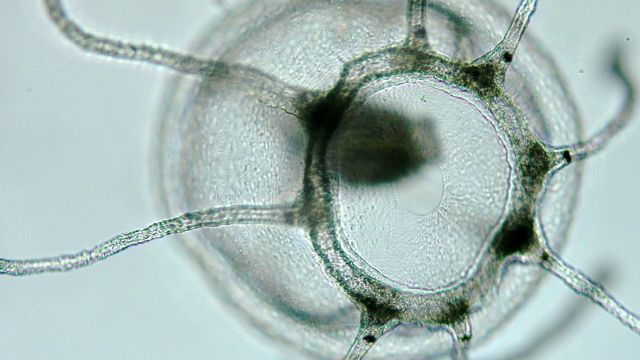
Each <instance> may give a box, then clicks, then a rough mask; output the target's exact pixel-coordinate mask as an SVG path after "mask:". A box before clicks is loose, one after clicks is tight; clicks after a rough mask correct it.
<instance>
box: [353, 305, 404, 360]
mask: <svg viewBox="0 0 640 360" xmlns="http://www.w3.org/2000/svg"><path fill="white" fill-rule="evenodd" d="M396 325H397V320H391V321H386V322H384V321H382V322H381V321H379V320H377V319H376V318H375V317H371V316H369V314H368V312H367V311H366V310H363V312H362V315H360V327H359V328H358V333H357V334H356V337H355V339H354V340H353V343H352V344H351V347H350V348H349V352H347V355H346V356H345V360H360V359H362V358H363V357H364V356H365V355H366V354H367V353H368V352H369V350H371V348H372V347H373V345H374V344H375V343H376V341H378V340H379V339H380V337H381V336H383V335H384V334H386V333H388V332H389V331H391V330H392V329H393V328H394V327H395V326H396Z"/></svg>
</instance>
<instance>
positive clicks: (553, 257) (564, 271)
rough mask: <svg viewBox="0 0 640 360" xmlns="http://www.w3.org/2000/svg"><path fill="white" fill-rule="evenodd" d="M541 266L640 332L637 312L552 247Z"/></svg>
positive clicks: (639, 319)
mask: <svg viewBox="0 0 640 360" xmlns="http://www.w3.org/2000/svg"><path fill="white" fill-rule="evenodd" d="M540 266H541V267H542V268H543V269H545V270H547V271H549V272H550V273H552V274H553V275H555V276H557V277H558V278H559V279H560V280H562V281H563V282H564V283H565V284H566V285H567V286H569V287H570V288H571V289H572V290H573V291H575V292H576V293H578V294H580V295H582V296H585V297H587V298H589V299H590V300H591V301H593V302H594V303H596V304H597V305H599V306H600V307H601V308H602V309H604V310H605V311H606V312H608V313H609V314H611V315H613V316H615V317H616V318H617V319H618V320H620V322H621V323H623V324H624V325H626V326H627V327H629V328H630V329H631V330H633V331H634V332H636V333H638V334H640V317H639V316H638V315H637V314H635V313H633V312H632V311H630V310H628V309H627V308H625V307H624V306H623V305H622V304H621V303H620V302H619V301H618V300H616V299H615V298H614V297H613V295H611V293H609V292H608V291H607V290H606V289H605V288H604V286H602V285H601V284H599V283H597V282H595V281H593V280H591V279H590V278H589V277H588V276H587V275H585V274H583V273H582V272H581V271H580V270H578V269H576V268H575V267H573V266H571V265H570V264H568V263H567V262H565V261H564V260H563V259H562V258H561V257H560V256H558V255H557V254H556V253H554V252H553V251H552V250H551V249H547V250H546V252H545V254H544V255H543V256H542V259H541V261H540Z"/></svg>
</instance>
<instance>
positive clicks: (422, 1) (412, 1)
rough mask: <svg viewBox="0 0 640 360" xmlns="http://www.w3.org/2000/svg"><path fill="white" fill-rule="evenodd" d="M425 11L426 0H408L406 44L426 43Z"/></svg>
mask: <svg viewBox="0 0 640 360" xmlns="http://www.w3.org/2000/svg"><path fill="white" fill-rule="evenodd" d="M426 11H427V0H409V3H408V5H407V27H408V28H407V39H406V43H407V45H410V46H427V45H428V43H427V28H426Z"/></svg>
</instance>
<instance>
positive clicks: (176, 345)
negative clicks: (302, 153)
mask: <svg viewBox="0 0 640 360" xmlns="http://www.w3.org/2000/svg"><path fill="white" fill-rule="evenodd" d="M500 2H501V3H503V4H504V5H505V6H507V7H509V8H510V9H515V7H516V6H517V0H500ZM68 3H69V4H68V5H69V8H70V9H71V11H72V13H73V15H74V17H75V18H77V19H80V20H81V22H82V24H84V25H86V26H87V27H88V28H91V29H95V30H96V31H99V32H101V33H105V34H110V35H114V36H118V37H122V38H127V39H131V40H143V41H146V42H151V43H156V44H164V45H167V46H170V47H172V48H177V49H185V50H186V49H188V44H189V43H190V42H189V41H190V39H192V38H193V37H194V36H195V35H196V34H197V33H198V31H199V29H201V28H203V27H204V25H205V24H207V23H208V21H210V19H211V18H213V17H214V16H219V15H220V10H219V9H218V10H216V7H215V6H214V3H215V2H214V1H211V0H183V1H175V0H153V1H151V0H138V1H134V2H131V1H125V0H110V1H92V2H86V1H85V2H82V1H79V0H74V1H68ZM638 16H640V2H638V1H636V0H611V1H608V2H606V3H603V2H600V1H582V0H565V1H562V2H559V1H541V2H540V5H539V9H538V12H537V13H536V15H535V16H534V19H533V21H532V24H531V28H530V31H531V32H532V33H534V34H535V35H536V36H537V37H538V38H539V39H540V40H541V42H542V43H543V44H544V45H545V46H546V48H547V49H548V50H549V52H550V53H551V54H553V55H554V57H555V59H556V61H557V63H558V65H559V67H560V69H561V71H562V73H563V75H564V77H565V78H566V80H567V82H568V85H569V88H570V89H571V91H572V93H573V94H574V95H575V99H576V102H577V104H578V106H579V108H580V110H581V112H582V114H583V115H584V118H585V127H586V129H587V132H589V133H590V132H593V131H594V130H595V129H597V128H598V127H599V126H600V125H601V124H602V123H603V122H604V121H605V120H606V119H607V118H608V117H610V116H611V115H612V114H613V113H614V112H615V109H616V107H617V105H618V103H619V101H620V99H621V96H622V92H621V89H620V88H619V86H617V85H618V84H617V83H616V82H615V81H613V80H612V79H611V78H610V77H609V76H608V74H607V73H606V71H605V69H606V65H607V60H608V58H609V57H608V55H609V54H610V50H611V48H612V45H613V44H615V43H620V44H622V46H623V47H624V49H625V53H626V55H627V60H628V61H627V63H628V65H629V66H630V68H631V69H632V72H633V76H634V78H635V79H636V81H640V26H639V25H638ZM0 52H1V54H2V56H0V257H5V258H24V257H34V256H47V255H56V254H59V253H61V252H72V251H75V250H78V249H81V248H86V247H90V246H93V245H94V244H96V243H98V242H100V241H103V240H105V239H107V238H109V237H111V236H113V235H115V234H117V233H120V232H124V231H128V230H132V229H136V228H140V227H142V226H145V225H147V224H148V223H151V222H153V221H154V220H157V214H158V211H156V209H153V201H152V200H151V191H150V184H151V182H152V181H151V179H149V175H148V173H149V169H148V159H149V158H150V157H151V156H152V154H149V143H150V137H151V136H152V132H151V125H152V123H153V121H154V118H155V117H156V115H157V111H158V110H157V109H158V107H159V99H160V94H161V90H162V86H163V85H164V84H165V82H166V81H167V80H168V79H169V77H170V73H169V72H168V71H165V70H162V69H158V68H155V67H152V66H146V65H139V64H132V63H126V62H120V61H112V60H107V59H104V58H101V57H97V56H93V55H87V54H84V53H82V52H81V51H79V50H77V49H76V48H75V47H73V46H71V45H70V44H69V43H68V42H67V41H66V40H64V39H63V38H62V36H61V35H59V34H58V33H57V32H56V31H55V30H54V28H53V26H52V25H51V24H50V22H49V21H48V19H47V18H46V17H45V14H44V11H43V6H42V4H41V2H40V1H36V0H31V1H17V0H0ZM639 144H640V112H638V113H637V115H636V121H635V122H634V123H633V124H632V125H631V126H630V127H629V128H628V129H627V130H625V131H624V133H623V134H622V135H621V136H620V137H619V138H618V139H616V141H614V143H613V144H612V145H611V146H610V147H609V148H608V149H607V150H606V151H605V153H603V154H601V155H599V156H597V157H595V158H593V159H591V160H590V161H589V162H588V164H587V165H586V171H585V174H584V175H585V176H584V182H583V187H582V190H581V197H580V204H579V208H578V210H577V212H576V213H575V222H574V226H573V228H572V231H571V236H570V241H569V243H568V246H567V247H566V248H565V249H564V250H563V254H564V255H565V256H566V258H567V259H568V260H569V261H571V262H572V263H574V264H576V265H577V266H579V267H580V268H582V269H583V270H585V271H586V272H587V273H590V274H596V273H602V272H603V271H604V273H608V274H609V275H608V276H605V280H606V284H607V285H608V287H609V289H610V290H611V291H612V292H613V293H614V294H616V295H617V296H618V298H619V299H620V300H621V301H623V303H625V304H626V305H627V306H628V307H630V308H631V309H635V310H637V311H640V282H638V279H640V264H639V263H638V261H637V260H636V259H638V258H640V239H639V238H638V234H639V233H640V221H638V215H639V214H640V148H639V146H640V145H639ZM171 242H172V239H166V240H164V241H159V242H155V243H152V244H148V245H145V246H144V247H140V248H137V249H134V250H130V251H127V252H126V253H123V254H121V255H118V256H116V257H114V258H112V259H111V260H109V261H106V262H104V263H102V264H99V265H97V266H95V267H92V268H88V269H84V270H82V271H77V272H72V273H67V274H63V275H60V274H53V275H43V276H36V277H29V278H20V279H14V278H0V354H1V355H0V357H1V358H2V359H7V360H13V359H81V358H87V357H88V358H92V359H96V360H98V359H175V358H185V359H194V360H195V359H284V358H287V354H286V350H285V351H284V352H283V351H281V350H279V349H278V348H275V347H274V346H273V345H272V344H271V343H270V342H268V341H266V340H264V339H263V338H262V337H261V336H260V335H257V334H256V333H255V332H254V331H252V330H250V329H247V328H246V327H245V326H244V325H243V324H242V323H241V322H240V321H238V320H237V319H236V318H235V317H234V316H233V314H230V313H229V312H228V311H227V309H225V308H223V307H222V306H220V305H219V304H218V303H217V301H216V300H215V299H214V297H213V296H212V295H211V293H210V291H209V288H208V287H207V286H206V284H205V283H204V281H203V279H202V278H201V277H200V275H199V274H198V273H196V272H195V271H194V270H193V268H192V267H191V266H190V265H191V264H189V263H187V262H186V261H185V259H184V258H183V257H182V256H181V255H180V254H176V251H175V250H176V248H175V246H174V245H172V244H171ZM585 304H586V306H584V305H585ZM576 306H578V315H577V318H576V319H575V320H574V321H573V322H570V323H569V326H567V327H566V329H564V330H563V331H560V332H559V333H557V334H556V333H554V331H553V329H554V328H555V326H554V325H557V324H558V322H560V323H564V318H563V316H564V315H565V314H567V313H568V312H571V311H572V309H574V308H575V307H576ZM542 334H551V338H550V340H549V341H546V342H543V343H536V346H535V347H536V348H537V352H535V353H533V354H532V355H531V357H530V359H550V358H553V359H604V358H615V359H636V358H637V356H638V353H637V351H638V349H640V337H639V336H637V335H635V334H633V333H632V332H631V331H629V330H627V329H626V328H624V327H623V326H622V325H620V324H618V322H617V321H615V320H613V319H612V318H611V317H610V316H608V315H606V314H605V313H604V312H603V311H601V310H599V309H598V308H597V307H595V306H592V305H590V304H588V303H587V302H586V301H584V300H580V299H579V298H578V297H577V296H575V295H574V294H573V293H571V292H570V291H569V290H567V289H565V287H564V286H563V285H561V284H560V283H559V281H557V280H555V279H552V278H548V279H547V280H546V281H545V282H544V283H543V286H542V287H541V289H540V290H539V291H538V292H537V293H536V295H535V296H534V297H533V298H532V299H531V301H529V303H528V304H527V306H526V307H525V308H524V310H523V311H522V312H521V313H519V314H518V315H517V316H516V317H515V318H514V319H513V321H512V322H511V323H510V324H509V325H508V326H507V327H505V328H504V329H503V330H502V331H500V332H498V333H497V334H496V335H495V337H494V338H493V339H492V341H490V342H488V343H487V344H486V345H484V346H482V347H480V348H478V349H476V350H475V351H474V352H472V354H471V358H472V359H495V358H498V357H507V358H508V357H509V356H513V357H515V356H516V355H514V354H517V353H518V352H520V351H524V350H526V348H527V346H529V345H530V344H531V340H532V339H536V338H539V337H540V336H542ZM517 357H518V358H519V355H517Z"/></svg>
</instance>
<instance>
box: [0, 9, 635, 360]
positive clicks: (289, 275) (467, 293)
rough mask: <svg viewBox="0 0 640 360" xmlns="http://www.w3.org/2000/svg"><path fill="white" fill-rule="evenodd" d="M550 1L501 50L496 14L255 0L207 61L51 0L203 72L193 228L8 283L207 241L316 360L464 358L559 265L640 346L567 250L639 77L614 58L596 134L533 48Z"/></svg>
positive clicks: (131, 51)
mask: <svg viewBox="0 0 640 360" xmlns="http://www.w3.org/2000/svg"><path fill="white" fill-rule="evenodd" d="M536 4H537V2H536V1H533V0H528V1H527V0H523V1H521V2H520V4H519V6H518V8H517V10H516V12H515V15H514V16H513V17H512V18H511V20H510V25H509V27H508V30H507V31H506V33H504V34H502V36H501V37H500V38H498V39H497V41H495V40H496V34H495V30H493V29H487V23H488V22H491V21H499V20H495V19H501V18H504V15H503V14H502V13H501V12H500V11H499V10H497V9H496V8H495V6H494V5H492V4H491V3H482V4H480V3H478V2H474V1H465V2H456V3H453V2H451V1H444V0H441V1H436V0H434V1H408V2H399V1H391V2H362V3H360V2H358V3H348V2H345V3H342V2H337V3H334V2H323V1H277V2H273V3H269V4H262V3H259V4H251V5H249V6H248V7H247V8H244V9H243V10H244V11H242V12H240V11H238V13H236V14H233V15H230V16H229V18H228V19H226V20H225V21H223V23H222V24H217V25H216V27H215V28H214V29H211V31H209V32H207V34H206V35H205V36H203V37H202V39H201V41H200V47H201V49H202V50H204V51H205V52H208V53H211V57H210V58H201V57H196V56H193V55H189V54H183V53H178V52H175V51H172V50H169V49H164V48H159V47H155V46H151V45H145V44H135V43H129V42H124V41H121V40H117V39H111V38H108V37H104V36H100V35H96V34H94V33H92V32H89V31H87V30H85V29H83V28H82V27H80V26H79V25H78V24H77V23H75V21H74V20H73V19H72V18H71V17H70V16H69V15H68V14H67V12H66V9H65V8H64V7H63V4H62V2H61V1H53V0H47V1H45V5H46V9H47V13H48V15H49V17H50V18H51V20H52V21H53V23H54V24H55V25H56V26H57V27H58V28H59V30H60V31H61V33H62V34H63V35H65V36H66V37H67V38H68V39H69V40H70V41H71V42H72V43H74V44H75V45H77V46H79V47H80V48H82V49H84V50H85V51H87V52H91V53H95V54H99V55H104V56H108V57H112V58H117V59H122V60H132V61H139V62H146V63H151V64H156V65H158V66H163V67H166V68H169V69H172V70H174V71H176V72H177V73H180V74H183V75H185V77H184V79H183V78H180V79H178V80H176V82H175V83H174V84H173V85H172V86H170V87H169V88H170V90H169V91H167V94H166V95H165V98H166V101H165V102H164V105H165V106H166V109H165V111H164V112H163V113H164V114H166V115H165V117H164V118H163V119H160V121H159V124H158V129H157V133H158V136H157V139H156V141H157V144H156V145H155V148H156V149H157V153H158V154H159V156H158V158H157V159H156V163H155V164H154V167H155V170H154V171H155V172H156V174H157V177H156V178H157V179H158V184H157V188H158V189H157V193H158V196H159V198H160V199H161V202H162V206H163V208H164V211H165V212H166V213H170V214H173V215H175V214H176V213H182V215H178V216H173V217H169V218H167V219H166V220H162V221H159V222H157V223H154V224H152V225H149V226H148V227H146V228H143V229H139V230H135V231H132V232H128V233H124V234H121V235H118V236H116V237H114V238H112V239H110V240H108V241H106V242H104V243H102V244H99V245H97V246H96V247H94V248H91V249H87V250H83V251H80V252H78V253H75V254H69V255H62V256H55V257H49V258H40V259H28V260H10V259H2V260H0V274H5V275H12V276H23V275H33V274H38V273H46V272H61V271H69V270H73V269H78V268H81V267H85V266H89V265H92V264H95V263H97V262H99V261H101V260H104V259H106V258H109V257H111V256H113V255H115V254H117V253H119V252H121V251H124V250H126V249H128V248H131V247H133V246H136V245H140V244H143V243H146V242H149V241H151V240H154V239H160V238H163V237H166V236H168V235H173V234H182V233H189V232H193V231H194V230H197V229H202V230H201V231H200V232H197V233H194V235H193V236H188V237H186V238H185V239H184V240H185V241H184V243H185V245H184V246H185V247H186V248H187V249H188V251H189V253H190V254H191V256H192V257H193V259H195V261H196V262H197V263H198V264H199V266H200V267H201V269H202V271H203V272H204V273H205V274H206V275H207V276H209V277H210V278H211V281H212V282H214V283H217V284H218V290H219V291H221V292H226V296H227V298H228V299H229V302H230V303H233V304H234V305H235V306H237V307H238V308H240V309H241V310H242V311H244V312H245V313H246V314H248V315H247V316H248V317H249V318H250V321H251V322H252V323H253V324H254V325H255V326H256V327H258V328H260V329H262V330H263V331H264V332H265V333H268V334H269V335H271V336H272V337H273V338H274V339H276V340H278V341H280V342H283V343H286V344H288V345H290V346H291V348H292V349H296V350H298V351H300V352H301V353H304V354H307V355H309V356H314V357H317V358H339V357H346V358H347V359H360V358H363V357H366V358H373V359H375V358H389V357H407V358H413V357H418V356H423V357H424V356H446V355H449V354H450V355H451V356H452V357H453V358H456V359H464V358H466V357H467V353H468V351H469V348H471V347H472V346H473V345H475V344H477V343H480V342H481V341H482V340H483V339H484V338H486V337H487V336H489V335H490V334H491V333H492V332H493V331H494V330H495V329H496V328H497V327H498V326H499V325H501V324H502V323H503V322H504V321H505V320H506V319H507V318H508V317H509V316H510V314H512V313H513V312H514V311H516V310H517V308H518V307H519V306H520V304H522V303H523V301H524V300H525V299H526V297H527V294H529V293H530V291H532V290H533V289H534V288H535V287H536V285H537V284H538V282H539V280H540V276H539V275H537V274H538V273H537V272H536V271H535V270H536V269H540V268H541V269H543V270H545V271H546V272H548V273H551V274H553V275H554V276H555V277H557V278H558V279H559V280H560V281H562V282H563V283H565V284H566V285H567V286H568V287H570V288H571V289H572V290H574V291H575V292H576V293H577V294H580V295H583V296H585V297H587V298H589V299H590V300H592V301H593V302H594V303H595V304H597V305H599V306H600V307H601V308H602V309H603V310H605V311H606V312H608V313H610V314H611V315H613V316H614V317H615V318H617V319H618V320H619V321H620V322H621V323H622V324H624V325H626V326H627V327H629V328H630V329H631V330H632V331H634V332H636V333H637V332H640V319H639V318H638V315H636V314H635V313H633V312H632V311H630V310H628V309H626V308H625V307H624V306H622V305H621V304H620V303H619V302H618V301H617V300H616V299H615V298H614V297H613V296H612V295H611V294H610V293H609V292H607V291H606V290H605V289H604V287H603V286H602V285H600V284H598V283H597V282H595V281H593V280H591V278H589V277H588V276H586V275H585V274H583V273H582V272H581V271H580V270H578V269H576V268H575V267H573V266H572V265H571V264H569V263H568V262H567V261H565V260H564V259H563V258H562V257H561V256H560V255H559V252H558V250H557V249H558V248H559V247H560V246H561V245H562V243H563V242H564V238H565V235H566V230H567V227H568V225H569V221H570V213H571V211H572V209H573V207H574V202H575V196H576V190H577V184H578V183H579V167H580V164H581V163H582V162H583V161H584V160H585V159H588V158H589V157H590V156H591V155H593V154H596V153H598V152H599V151H601V150H602V149H603V148H604V147H605V146H606V145H607V144H608V143H609V141H610V140H611V139H612V138H613V137H614V136H615V135H616V134H617V133H618V132H619V131H620V130H621V129H622V128H623V127H624V126H625V125H626V123H627V122H628V121H629V120H630V119H631V113H632V110H633V108H634V105H635V88H634V84H633V83H632V82H631V81H630V80H629V77H628V76H627V75H626V72H625V70H624V64H623V62H622V56H621V53H620V52H615V53H614V56H613V59H612V64H611V70H612V73H613V74H614V75H615V76H616V77H617V78H618V79H619V80H620V82H621V84H622V86H623V88H624V89H625V96H626V98H625V101H624V104H623V107H622V109H621V110H620V112H619V113H618V114H617V115H616V116H614V117H613V119H611V120H610V121H609V122H607V124H606V125H605V127H604V128H603V129H602V130H601V131H599V132H597V133H596V134H594V135H592V136H590V137H587V138H586V139H583V138H582V137H581V134H580V128H579V124H578V122H577V115H576V110H575V108H574V107H573V104H572V101H571V99H570V98H569V97H568V95H567V94H566V92H565V91H564V89H563V85H562V82H561V81H560V80H559V79H558V77H557V74H556V70H555V67H554V65H553V63H552V62H551V61H550V60H549V59H548V58H547V56H546V55H544V54H543V53H542V52H541V51H540V50H539V49H537V46H536V45H535V43H533V42H527V41H526V40H523V39H522V36H523V34H524V32H525V30H526V28H527V25H528V23H529V19H530V18H531V16H532V15H533V13H534V11H535V8H536ZM328 29H329V30H328ZM212 37H213V39H212ZM493 41H495V42H494V43H493V44H492V46H491V47H488V48H487V47H486V46H487V45H489V44H491V43H492V42H493ZM521 42H522V44H521ZM518 48H520V50H518V51H517V49H518ZM541 89H542V90H541ZM194 209H195V210H194ZM197 209H201V210H197ZM425 330H426V331H425Z"/></svg>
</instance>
